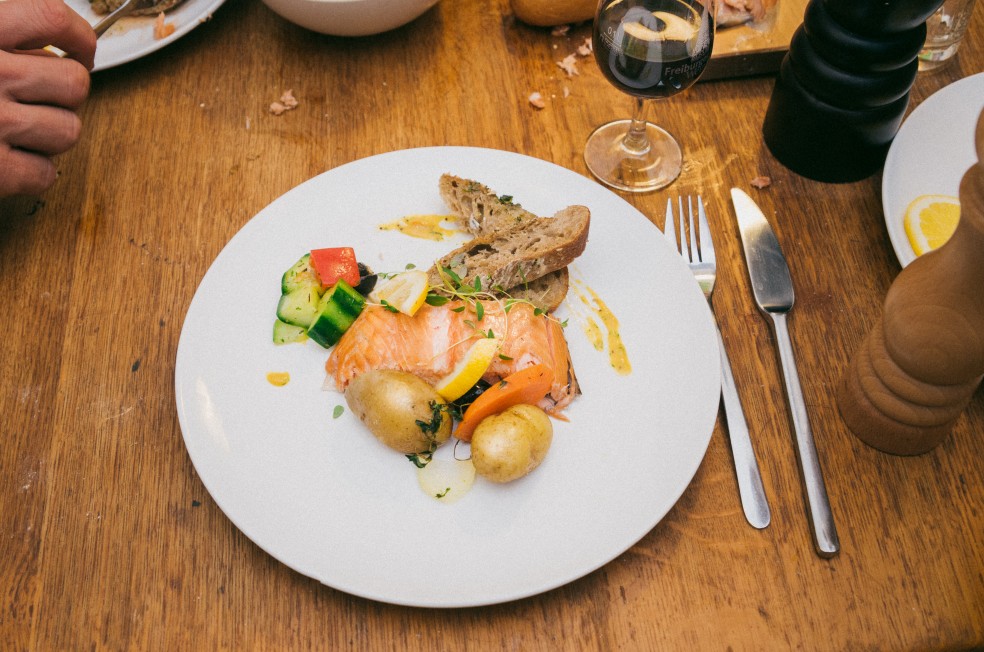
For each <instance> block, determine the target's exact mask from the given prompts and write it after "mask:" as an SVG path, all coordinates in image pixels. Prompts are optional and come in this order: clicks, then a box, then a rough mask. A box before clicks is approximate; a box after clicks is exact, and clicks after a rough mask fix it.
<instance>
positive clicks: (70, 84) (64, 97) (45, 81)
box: [0, 51, 89, 109]
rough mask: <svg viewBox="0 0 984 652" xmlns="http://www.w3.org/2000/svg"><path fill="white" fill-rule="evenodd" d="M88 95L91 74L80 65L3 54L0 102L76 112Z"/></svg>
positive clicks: (72, 62)
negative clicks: (48, 105) (51, 106)
mask: <svg viewBox="0 0 984 652" xmlns="http://www.w3.org/2000/svg"><path fill="white" fill-rule="evenodd" d="M88 94H89V72H88V71H87V70H86V69H85V68H84V67H83V66H82V65H81V64H80V63H79V62H77V61H72V60H70V59H61V58H58V57H49V56H43V55H36V54H28V53H18V54H11V53H9V52H2V51H0V102H3V101H4V100H13V101H15V102H25V103H28V104H51V105H54V106H62V107H66V108H70V109H77V108H78V107H79V106H81V104H82V102H83V101H85V98H86V97H87V96H88Z"/></svg>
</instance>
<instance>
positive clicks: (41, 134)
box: [0, 102, 82, 156]
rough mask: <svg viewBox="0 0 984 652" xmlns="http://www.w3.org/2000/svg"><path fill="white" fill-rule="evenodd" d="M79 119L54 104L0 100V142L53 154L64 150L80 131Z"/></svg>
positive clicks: (73, 142) (76, 138) (70, 144)
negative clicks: (45, 104)
mask: <svg viewBox="0 0 984 652" xmlns="http://www.w3.org/2000/svg"><path fill="white" fill-rule="evenodd" d="M81 132H82V121H81V120H79V117H78V116H77V115H75V114H74V113H73V112H71V111H69V110H68V109H62V108H58V107H54V106H44V105H33V104H15V103H10V102H5V103H2V104H0V143H5V144H6V145H7V146H9V147H12V148H18V149H26V150H30V151H32V152H38V153H40V154H47V155H49V156H53V155H55V154H61V153H62V152H64V151H67V150H68V149H69V148H70V147H71V146H72V145H74V144H75V143H76V142H77V141H78V139H79V136H80V135H81Z"/></svg>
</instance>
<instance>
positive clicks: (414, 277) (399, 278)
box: [373, 270, 428, 317]
mask: <svg viewBox="0 0 984 652" xmlns="http://www.w3.org/2000/svg"><path fill="white" fill-rule="evenodd" d="M427 287H428V283H427V272H423V271H420V270H411V271H409V272H401V273H399V274H397V275H396V276H394V277H393V278H391V279H389V280H387V281H386V282H385V283H383V284H382V285H381V286H380V287H378V288H376V291H375V292H374V293H373V299H374V300H375V301H377V302H378V303H383V302H385V303H384V305H387V306H392V307H393V308H395V309H397V310H399V311H400V312H402V313H403V314H404V315H409V316H410V317H413V315H414V314H415V313H416V312H417V311H418V310H420V306H422V305H424V301H425V300H426V299H427Z"/></svg>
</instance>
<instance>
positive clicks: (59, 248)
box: [0, 0, 984, 650]
mask: <svg viewBox="0 0 984 652" xmlns="http://www.w3.org/2000/svg"><path fill="white" fill-rule="evenodd" d="M588 31H589V30H588V28H587V26H584V25H582V26H578V27H576V28H575V29H573V30H572V31H571V32H570V33H569V34H568V35H567V36H563V37H557V36H551V34H550V31H549V30H547V29H538V28H531V27H528V26H525V25H523V24H521V23H518V22H517V21H516V20H515V19H514V17H513V16H512V15H511V13H510V9H509V4H508V1H507V0H493V1H491V2H479V1H478V0H454V1H451V0H446V1H445V2H442V3H440V4H439V5H437V6H436V7H435V8H434V9H433V10H431V11H429V12H428V13H427V14H425V15H424V16H423V17H421V18H420V19H419V20H418V21H416V22H414V23H413V24H411V25H409V26H407V27H406V28H403V29H400V30H397V31H395V32H392V33H390V34H386V35H381V36H378V37H369V38H359V39H338V38H331V37H325V36H320V35H317V34H313V33H309V32H306V31H304V30H302V29H300V28H296V27H294V26H292V25H290V24H287V23H285V22H284V21H282V20H280V19H279V18H277V17H276V16H275V15H274V14H272V13H271V12H270V11H269V10H267V9H266V7H265V6H264V5H262V4H261V3H260V2H258V1H257V0H229V2H228V3H227V4H226V5H224V6H223V7H222V8H221V9H220V10H219V11H217V12H216V13H215V15H214V17H213V18H212V20H211V21H209V22H208V23H206V24H204V25H201V26H199V27H198V28H196V29H195V30H194V31H192V32H191V33H190V34H188V35H187V36H185V37H183V38H182V39H180V40H178V41H177V42H175V43H173V44H172V45H170V46H168V47H166V48H164V49H163V50H161V51H159V52H157V53H154V54H152V55H149V56H147V57H144V58H142V59H140V60H137V61H135V62H132V63H130V64H127V65H124V66H122V67H119V68H116V69H111V70H107V71H103V72H100V73H97V74H95V75H94V77H93V86H92V95H91V97H90V99H89V101H88V102H87V104H86V105H85V107H84V109H83V110H82V118H83V122H84V125H85V135H84V138H83V141H82V142H81V143H80V144H79V145H78V146H77V147H76V148H75V149H73V150H72V151H71V152H69V153H67V154H65V155H63V156H62V157H60V159H59V160H58V167H59V172H60V178H59V180H58V182H57V183H56V185H55V187H54V188H53V189H52V190H51V191H49V192H48V193H46V194H45V195H44V196H43V197H42V198H41V199H40V201H35V200H26V199H18V200H5V201H3V202H2V203H0V292H2V293H3V296H4V297H6V300H5V310H4V311H3V317H2V332H3V333H4V335H5V343H4V346H3V347H2V349H0V369H2V370H3V374H4V381H5V382H4V383H3V390H2V392H0V414H2V424H3V432H2V442H3V443H2V446H0V538H2V548H0V550H2V554H0V600H2V609H0V641H3V644H2V645H0V647H3V648H4V649H11V650H29V649H37V650H62V649H111V650H114V649H162V650H163V649H167V650H185V649H341V648H347V649H354V650H378V649H413V650H462V649H475V650H478V649H503V650H511V649H544V648H545V649H585V650H614V649H627V650H635V649H638V650H650V649H725V648H728V649H735V650H759V649H769V648H778V649H788V648H795V649H833V650H848V649H851V650H853V649H871V650H901V649H968V648H974V647H977V648H980V647H981V646H984V486H982V480H981V478H984V437H981V433H982V432H984V396H982V392H981V391H978V392H977V394H976V395H975V396H974V398H973V400H972V402H971V404H970V406H969V408H968V410H967V412H966V413H965V414H964V415H963V417H962V418H961V419H960V420H959V421H958V423H957V425H956V427H955V429H954V431H953V433H952V434H951V436H949V437H948V438H947V439H946V440H945V441H944V442H943V443H942V445H941V446H940V447H938V448H937V449H935V450H933V451H932V452H930V453H928V454H926V455H923V456H918V457H913V458H898V457H893V456H889V455H885V454H883V453H880V452H878V451H876V450H874V449H872V448H870V447H868V446H866V445H864V444H863V443H861V442H860V441H859V440H857V439H856V438H854V437H853V436H852V435H851V434H850V433H849V431H848V430H847V429H846V427H845V426H844V425H843V423H842V422H841V420H840V417H839V415H838V410H837V405H836V400H835V388H836V387H837V385H838V383H839V382H840V379H841V376H842V374H843V373H844V371H845V369H846V367H847V364H848V362H849V360H850V359H851V356H853V355H854V353H855V351H856V350H857V349H858V347H859V346H860V344H861V342H862V340H863V338H864V337H865V335H866V333H867V332H868V331H869V329H871V328H872V327H873V325H874V324H875V323H876V321H877V320H878V318H879V316H880V310H881V306H882V302H883V300H884V297H885V293H886V291H887V290H888V287H889V286H890V284H891V283H892V281H893V279H894V278H895V276H896V275H897V274H898V273H899V269H900V268H899V265H898V263H897V261H896V259H895V256H894V253H893V251H892V248H891V245H890V242H889V239H888V236H887V233H886V230H885V227H884V221H883V218H882V213H881V203H880V199H879V198H880V178H879V176H878V175H876V176H874V177H872V178H870V179H867V180H864V181H861V182H857V183H852V184H842V185H831V184H822V183H817V182H813V181H810V180H807V179H804V178H801V177H798V176H796V175H794V174H792V173H791V172H789V171H788V170H786V169H785V168H783V167H782V166H781V165H780V164H779V163H778V162H777V161H776V160H775V159H773V158H772V157H771V155H770V154H769V152H768V150H767V149H766V148H765V146H764V145H763V143H762V138H761V131H760V129H761V123H762V119H763V117H764V115H765V110H766V107H767V105H768V101H769V96H770V92H771V89H772V84H773V79H772V78H770V77H758V78H749V79H744V80H739V81H715V82H708V83H702V84H698V85H697V86H695V87H694V88H693V89H691V90H690V91H689V92H688V93H687V94H685V95H684V96H682V97H677V98H673V99H670V100H668V101H665V102H662V103H660V104H658V105H656V106H655V107H654V110H653V118H654V120H655V121H657V122H659V123H660V124H662V125H663V126H664V127H666V128H668V129H669V130H670V131H672V132H673V133H675V134H677V135H678V136H679V137H680V138H681V140H682V142H683V145H684V148H685V155H686V158H687V165H686V169H685V171H684V173H683V175H682V176H681V177H680V179H679V180H678V181H677V182H676V184H675V185H674V186H672V187H671V188H670V189H668V191H666V192H657V193H654V194H651V195H644V196H640V197H629V198H628V200H629V201H630V202H631V203H632V204H633V205H635V206H637V207H638V208H639V209H640V210H641V211H643V212H644V213H645V214H646V215H649V216H650V217H651V219H652V220H653V222H654V223H655V224H656V225H657V226H661V225H662V207H663V206H665V204H666V198H667V196H676V195H677V194H678V193H687V192H693V191H700V192H701V193H702V194H703V196H704V197H705V199H706V200H707V203H708V208H709V213H710V215H711V216H712V219H713V222H712V224H711V228H712V230H713V232H714V235H715V240H716V244H717V247H718V260H719V261H720V265H721V268H720V276H719V281H718V289H717V293H716V296H715V306H716V309H717V312H718V315H719V317H720V323H721V328H722V331H723V334H724V339H725V341H726V345H727V346H728V350H729V353H730V355H731V359H732V363H733V365H734V369H735V374H736V377H737V384H738V388H739V391H740V393H741V395H742V398H743V400H744V402H745V407H746V410H747V416H748V422H749V425H750V427H751V430H752V436H753V439H754V441H755V444H756V447H757V451H758V455H759V460H760V464H761V466H762V474H763V479H764V483H765V489H766V492H767V493H768V495H769V498H770V500H771V503H772V509H773V518H772V524H771V525H770V526H769V528H767V529H766V530H763V531H757V530H754V529H753V528H751V527H749V526H748V525H747V524H746V523H745V521H744V519H743V516H742V513H741V509H740V506H739V502H738V497H737V490H736V486H735V480H734V477H733V471H732V468H731V460H730V453H729V449H728V446H727V442H726V441H725V437H726V436H727V433H726V431H725V430H724V428H723V426H722V425H721V424H720V423H719V424H718V425H717V426H716V428H715V432H714V436H713V438H712V441H711V445H710V448H709V450H708V452H707V456H706V458H705V460H704V462H703V464H702V466H701V468H700V469H699V471H698V473H697V476H696V478H695V479H694V481H693V483H692V484H691V486H690V487H689V488H688V489H687V491H686V492H685V493H684V495H683V496H682V497H681V499H680V501H679V503H678V504H677V505H676V506H675V507H674V508H673V510H672V511H671V512H670V513H669V514H668V515H667V517H666V518H665V519H664V520H663V521H662V522H661V523H659V525H657V526H656V527H655V528H654V529H653V530H652V531H651V532H649V533H648V534H647V535H646V536H645V537H644V538H643V539H642V540H641V541H640V542H639V543H638V544H636V545H635V546H633V547H632V548H631V549H630V550H629V551H628V552H626V553H625V554H623V555H622V556H621V557H619V558H617V559H615V560H614V561H612V562H611V563H609V564H608V565H606V566H604V567H603V568H601V569H599V570H598V571H596V572H593V573H591V574H589V575H588V576H586V577H584V578H582V579H580V580H578V581H575V582H573V583H571V584H569V585H567V586H564V587H562V588H559V589H556V590H554V591H551V592H549V593H546V594H544V595H540V596H537V597H533V598H529V599H525V600H521V601H517V602H514V603H509V604H503V605H498V606H492V607H486V608H481V609H461V610H448V611H440V610H424V609H411V608H403V607H396V606H391V605H386V604H380V603H375V602H371V601H368V600H364V599H361V598H356V597H352V596H349V595H346V594H344V593H341V592H338V591H336V590H334V589H331V588H328V587H325V586H322V585H320V584H318V583H317V582H316V581H314V580H311V579H308V578H306V577H303V576H301V575H299V574H297V573H295V572H294V571H292V570H290V569H289V568H287V567H286V566H284V565H282V564H281V563H279V562H277V561H276V560H274V559H273V558H271V557H270V556H268V555H267V554H266V553H264V552H263V551H262V550H260V549H259V548H258V547H257V546H255V545H254V544H253V543H251V542H250V541H249V540H248V539H247V538H246V537H245V536H244V535H243V534H241V533H240V532H239V531H238V530H237V529H236V527H235V526H233V525H232V523H231V522H230V521H229V520H228V519H227V518H226V517H225V516H224V515H223V514H222V512H221V511H220V510H219V508H218V507H217V506H216V505H215V503H214V502H212V500H211V499H210V497H209V495H208V492H207V491H206V489H205V488H204V487H203V485H202V483H201V481H200V480H199V479H198V477H197V475H196V473H195V470H194V468H193V467H192V464H191V462H190V460H189V458H188V455H187V453H186V451H185V448H184V444H183V441H182V438H181V433H180V430H179V427H178V421H177V416H176V407H175V395H174V389H173V384H174V361H175V354H176V348H177V342H178V337H179V334H180V329H181V324H182V320H183V317H184V313H185V311H186V310H187V308H188V305H189V303H190V301H191V298H192V296H193V295H194V292H195V289H196V287H197V284H198V282H199V281H200V280H201V278H202V275H203V274H204V273H205V271H206V269H207V268H208V266H209V264H210V263H211V261H212V260H213V258H214V257H215V256H216V254H217V253H218V252H219V250H220V249H221V248H222V247H223V245H224V244H225V243H226V242H227V241H228V240H229V238H230V237H232V235H233V234H235V233H236V232H237V231H238V229H240V228H241V227H242V226H243V224H245V223H246V222H247V221H248V220H249V219H250V218H251V217H252V216H253V215H255V214H256V213H257V212H258V211H259V210H260V209H262V208H263V207H264V206H266V205H267V204H268V203H269V202H270V201H272V200H273V199H275V198H276V197H278V196H280V195H281V194H283V193H284V192H286V191H287V190H289V189H290V188H292V187H294V186H295V185H297V184H299V183H300V182H302V181H305V180H306V179H308V178H310V177H312V176H314V175H316V174H319V173H321V172H323V171H325V170H327V169H330V168H333V167H336V166H338V165H341V164H343V163H346V162H349V161H352V160H354V159H358V158H361V157H365V156H369V155H372V154H377V153H381V152H386V151H391V150H396V149H401V148H408V147H418V146H428V145H444V144H450V145H473V146H482V147H492V148H497V149H504V150H511V151H517V152H521V153H524V154H528V155H531V156H536V157H539V158H542V159H545V160H548V161H552V162H554V163H557V164H559V165H562V166H564V167H567V168H570V169H572V170H574V171H576V172H579V173H581V174H585V175H587V171H586V169H585V166H584V163H583V161H582V159H581V151H582V146H583V143H584V140H585V138H586V137H587V136H588V134H589V133H590V132H591V130H592V129H593V128H594V127H596V126H597V125H599V124H601V123H602V122H604V121H607V120H609V119H612V118H616V117H623V116H625V115H627V114H628V113H629V110H630V105H631V102H630V100H629V98H627V97H626V96H624V95H621V94H619V93H618V92H617V91H616V90H615V89H613V88H612V87H610V86H609V85H608V84H607V83H606V82H605V81H604V79H603V78H602V76H601V74H600V73H599V71H598V70H597V68H596V67H595V65H594V63H593V62H592V61H591V60H590V59H579V68H580V74H579V75H577V76H575V77H570V78H568V77H567V76H565V74H564V73H563V71H562V70H561V69H560V68H559V67H558V66H557V65H556V61H557V60H559V59H561V58H563V57H564V56H566V55H567V54H568V53H570V52H573V51H574V50H575V48H576V46H577V45H578V44H579V43H580V42H582V41H583V39H584V38H585V37H587V36H588ZM982 67H984V6H982V5H980V4H978V7H977V11H976V13H975V15H974V17H973V20H972V24H971V26H970V30H969V32H968V37H967V39H966V40H965V42H964V44H963V46H962V48H961V51H960V53H959V55H958V58H957V60H956V61H955V62H954V63H953V65H951V66H950V67H948V68H946V69H944V70H943V71H942V72H939V73H936V74H927V75H920V76H919V78H918V79H917V81H916V86H915V88H914V90H913V96H912V103H911V106H916V105H917V104H918V103H919V102H921V101H922V100H924V99H925V98H926V97H928V96H929V95H930V94H931V93H933V92H934V91H936V90H938V89H939V88H941V87H943V86H944V85H946V84H947V83H949V82H952V81H954V80H956V79H959V78H960V77H963V76H966V75H969V74H972V73H975V72H978V71H980V70H981V69H982ZM286 89H293V91H294V94H295V96H296V97H297V98H298V99H299V101H300V106H299V107H298V108H297V109H296V110H294V111H290V112H288V113H286V114H284V115H282V116H279V117H277V116H272V115H270V114H269V113H268V112H267V107H268V106H269V104H270V103H271V102H272V101H274V100H276V99H277V98H279V96H280V94H281V93H282V92H283V91H284V90H286ZM565 89H567V91H568V92H569V96H566V97H565ZM533 91H539V92H540V93H542V94H543V96H544V97H545V98H546V99H547V107H546V108H545V109H543V110H541V111H536V110H534V109H532V108H531V107H530V106H529V105H528V103H527V97H528V96H529V94H530V93H531V92H533ZM759 175H767V176H769V177H771V178H772V185H771V186H769V187H768V188H765V189H763V190H761V191H756V190H753V191H752V193H753V196H754V198H755V199H756V200H757V201H758V202H759V203H760V205H761V206H762V208H763V210H764V211H765V213H766V214H767V215H768V216H769V218H770V220H771V221H772V222H773V224H774V225H775V228H776V231H777V234H778V237H779V240H780V242H781V243H782V246H783V249H784V250H785V252H786V254H787V256H788V258H789V259H790V261H791V266H792V275H793V281H794V283H795V286H796V293H797V307H796V309H795V311H794V312H793V314H792V316H791V318H790V329H791V331H792V339H793V344H794V346H795V347H796V353H797V356H798V359H797V360H798V363H799V370H800V374H801V377H802V380H803V390H804V393H805V397H806V401H807V404H808V409H809V411H810V418H811V422H812V424H813V430H814V434H815V437H816V439H817V445H818V449H819V454H820V458H821V464H822V465H823V469H824V471H825V474H826V479H827V486H828V490H829V492H830V498H831V503H832V508H833V512H834V517H835V519H836V522H837V526H838V531H839V534H840V538H841V544H842V552H841V554H840V556H839V557H837V558H835V559H832V560H821V559H819V558H817V557H816V556H815V555H814V553H813V549H812V545H811V542H810V535H809V528H808V524H807V521H806V516H805V512H804V505H803V499H802V497H801V494H800V488H799V479H798V473H797V468H796V461H795V456H794V453H793V448H792V443H791V433H790V423H789V419H788V417H787V415H786V411H785V398H784V392H783V388H782V381H781V375H780V369H779V364H778V360H777V358H776V355H775V349H774V346H773V343H772V341H771V339H770V338H771V336H770V334H769V331H768V328H767V325H766V322H765V321H764V319H763V318H762V317H761V316H760V315H759V314H758V313H757V312H756V310H755V308H754V304H753V302H752V298H751V291H750V288H749V284H748V277H747V273H746V271H745V267H744V262H743V257H742V253H741V249H740V245H739V238H738V233H737V227H736V222H735V220H734V217H733V216H732V213H731V207H730V203H729V202H728V200H727V190H728V188H730V187H731V186H733V185H734V186H739V187H742V188H746V189H749V188H750V186H749V181H750V180H751V179H753V178H754V177H757V176H759ZM435 183H436V180H435ZM242 291H248V288H243V289H242ZM643 380H644V379H640V381H643ZM434 563H440V551H439V549H438V550H435V558H434Z"/></svg>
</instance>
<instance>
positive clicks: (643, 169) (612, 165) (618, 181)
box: [584, 120, 683, 192]
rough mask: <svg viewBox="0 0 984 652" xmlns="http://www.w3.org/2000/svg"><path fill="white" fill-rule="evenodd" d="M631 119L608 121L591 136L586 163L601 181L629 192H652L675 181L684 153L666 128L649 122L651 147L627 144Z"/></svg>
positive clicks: (586, 150)
mask: <svg viewBox="0 0 984 652" xmlns="http://www.w3.org/2000/svg"><path fill="white" fill-rule="evenodd" d="M631 124H632V121H631V120H615V121H614V122H609V123H608V124H604V125H602V126H600V127H598V128H597V129H595V130H594V132H593V133H592V134H591V136H589V137H588V142H587V143H586V144H585V146H584V162H585V163H586V164H587V166H588V170H590V171H591V174H593V175H594V176H595V177H596V178H597V179H598V181H600V182H602V183H603V184H605V185H606V186H610V187H612V188H615V189H617V190H624V191H626V192H650V191H653V190H659V189H660V188H665V187H666V186H668V185H670V184H671V183H673V181H674V180H676V178H677V177H678V176H680V170H681V169H682V168H683V153H682V152H681V151H680V145H679V144H678V143H677V141H676V139H674V138H673V136H671V135H670V133H669V132H667V131H666V130H665V129H662V128H660V127H657V126H656V125H654V124H652V123H648V122H647V123H646V138H647V139H648V141H649V146H648V147H646V148H644V149H642V150H636V149H634V148H632V147H629V146H627V145H626V143H625V140H626V138H625V137H626V135H627V134H628V133H629V125H631Z"/></svg>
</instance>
